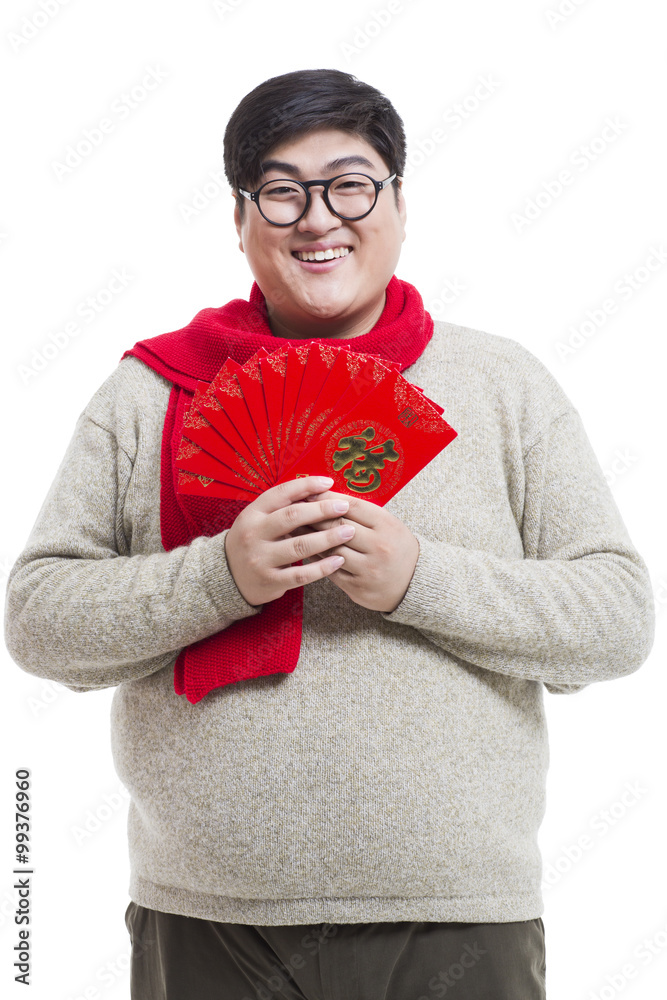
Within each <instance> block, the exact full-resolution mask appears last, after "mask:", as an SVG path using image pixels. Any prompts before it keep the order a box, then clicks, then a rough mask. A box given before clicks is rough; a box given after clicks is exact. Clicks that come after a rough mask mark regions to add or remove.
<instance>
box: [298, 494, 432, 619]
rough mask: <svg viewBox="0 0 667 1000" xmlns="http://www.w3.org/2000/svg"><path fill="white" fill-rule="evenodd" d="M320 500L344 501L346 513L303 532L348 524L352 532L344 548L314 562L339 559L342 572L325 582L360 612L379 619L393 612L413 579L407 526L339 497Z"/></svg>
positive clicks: (414, 544)
mask: <svg viewBox="0 0 667 1000" xmlns="http://www.w3.org/2000/svg"><path fill="white" fill-rule="evenodd" d="M325 497H326V498H327V499H328V498H331V499H332V500H333V499H334V498H335V499H339V500H343V499H347V500H348V502H349V510H348V512H347V514H345V516H344V517H337V518H335V519H327V520H323V521H320V522H315V523H314V524H310V525H309V527H308V528H307V529H306V531H307V532H310V533H311V534H312V533H316V532H317V531H320V530H321V531H323V532H325V533H326V532H328V531H331V529H332V527H333V526H334V525H346V524H352V525H354V526H355V528H356V531H355V533H354V536H353V537H352V538H351V539H350V540H349V541H347V542H345V544H339V545H336V546H335V547H333V548H330V549H326V550H324V551H322V550H320V551H319V553H318V557H316V559H315V560H314V561H317V558H319V559H326V558H329V557H330V556H331V555H342V556H344V557H345V563H344V565H343V566H342V568H341V569H337V570H335V571H334V572H332V573H329V574H328V576H329V579H330V580H331V582H332V583H335V584H336V586H337V587H340V589H341V590H342V591H344V592H345V593H346V594H347V596H348V597H349V598H351V599H352V600H353V601H354V602H355V604H360V605H361V606H362V607H363V608H369V610H371V611H383V612H384V613H385V614H389V613H390V612H391V611H395V610H396V608H397V607H398V605H399V604H400V603H401V601H402V600H403V598H404V596H405V592H406V590H407V589H408V587H409V586H410V581H411V580H412V577H413V575H414V572H415V567H416V565H417V560H418V558H419V542H418V541H417V539H416V538H415V536H414V535H413V534H412V532H411V531H410V529H409V528H408V526H407V525H406V524H404V523H403V522H402V521H400V520H399V519H398V518H397V517H394V515H393V514H390V513H389V511H387V510H385V509H384V507H378V505H377V504H374V503H370V501H368V500H361V499H360V498H357V497H349V498H348V497H345V496H344V494H342V493H326V494H322V495H321V500H320V503H323V502H324V499H325Z"/></svg>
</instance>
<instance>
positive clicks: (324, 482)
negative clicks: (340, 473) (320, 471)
mask: <svg viewBox="0 0 667 1000" xmlns="http://www.w3.org/2000/svg"><path fill="white" fill-rule="evenodd" d="M313 478H314V480H315V483H316V485H317V486H332V485H333V479H331V478H330V477H329V476H313Z"/></svg>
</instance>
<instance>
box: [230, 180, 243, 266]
mask: <svg viewBox="0 0 667 1000" xmlns="http://www.w3.org/2000/svg"><path fill="white" fill-rule="evenodd" d="M232 198H233V199H234V225H235V226H236V232H237V235H238V237H239V250H240V251H241V252H242V253H245V250H244V249H243V237H242V236H241V213H240V211H239V205H238V202H237V200H236V195H235V193H234V191H232Z"/></svg>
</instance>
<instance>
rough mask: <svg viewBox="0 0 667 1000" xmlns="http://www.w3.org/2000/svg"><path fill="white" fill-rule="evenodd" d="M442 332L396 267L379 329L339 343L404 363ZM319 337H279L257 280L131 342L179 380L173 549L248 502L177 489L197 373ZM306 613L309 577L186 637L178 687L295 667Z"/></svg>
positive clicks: (163, 500) (205, 376)
mask: <svg viewBox="0 0 667 1000" xmlns="http://www.w3.org/2000/svg"><path fill="white" fill-rule="evenodd" d="M432 336H433V320H432V318H431V316H430V315H429V314H428V313H427V312H426V310H425V309H424V303H423V302H422V298H421V295H420V294H419V292H418V291H417V289H416V288H415V287H414V286H413V285H410V284H409V283H408V282H407V281H401V280H400V279H399V278H397V277H396V276H395V275H394V276H393V277H392V278H391V280H390V281H389V284H388V285H387V288H386V303H385V307H384V310H383V312H382V315H381V316H380V318H379V319H378V321H377V323H376V324H375V326H374V327H373V329H372V330H369V332H368V333H364V334H362V335H361V336H359V337H352V338H350V339H349V340H339V339H338V338H336V339H335V341H333V343H335V344H336V346H341V347H347V348H348V349H349V350H351V351H357V352H359V353H362V354H376V355H378V356H379V357H380V358H383V359H386V360H387V361H395V362H397V363H398V365H399V367H400V369H401V371H403V370H404V369H405V368H408V367H409V366H410V365H412V364H414V362H415V361H416V360H417V358H418V357H419V356H420V355H421V353H422V351H423V350H424V348H425V347H426V345H427V344H428V342H429V340H430V339H431V337H432ZM318 342H319V343H325V342H327V338H326V337H314V338H312V339H310V340H302V339H293V340H292V339H287V338H284V339H283V338H277V337H275V336H274V335H273V333H272V332H271V328H270V326H269V324H268V314H267V309H266V301H265V299H264V296H263V295H262V292H261V291H260V289H259V286H258V285H257V283H256V282H253V286H252V289H251V291H250V301H248V302H246V300H245V299H232V301H231V302H228V303H227V304H226V305H224V306H221V307H220V308H219V309H212V308H209V309H202V310H201V312H198V313H197V315H196V316H195V317H194V319H193V320H192V321H191V322H190V323H188V325H187V326H184V327H183V328H182V329H181V330H174V331H173V332H171V333H163V334H160V335H159V336H157V337H150V338H148V339H147V340H140V341H138V342H137V343H136V344H135V345H134V347H133V348H132V350H129V351H125V353H124V354H123V358H125V357H127V356H128V355H133V356H134V357H135V358H138V359H139V360H140V361H143V362H144V363H145V364H147V365H148V366H149V368H152V369H153V370H154V371H156V372H158V374H160V375H163V376H164V377H165V378H166V379H168V380H169V381H170V382H172V383H173V385H172V390H171V395H170V397H169V405H168V407H167V414H166V417H165V421H164V430H163V434H162V456H161V477H160V530H161V534H162V544H163V546H164V548H165V551H167V552H169V551H171V549H174V548H176V547H177V546H179V545H189V544H190V542H192V541H193V539H195V538H197V537H199V536H201V535H204V536H206V537H211V536H212V535H216V534H218V533H219V532H220V531H223V530H224V529H225V528H230V527H231V526H232V524H233V523H234V521H235V519H236V517H237V516H238V514H239V513H240V511H241V510H243V508H244V507H245V506H246V503H247V502H246V501H237V500H221V499H219V498H214V497H195V496H187V495H184V494H180V493H177V492H176V482H177V475H178V474H177V470H176V467H175V465H174V458H175V456H176V454H177V452H178V448H179V445H180V441H181V435H182V430H183V419H184V417H185V414H186V412H187V410H188V408H189V406H190V403H191V401H192V397H193V395H194V390H195V387H196V384H197V381H198V380H202V381H205V382H211V381H213V379H214V378H215V376H216V375H217V373H218V371H219V369H220V368H221V367H222V365H223V364H224V362H225V361H226V359H227V358H228V357H230V358H232V359H233V360H234V361H237V362H239V364H244V362H246V361H247V360H248V358H250V357H252V355H253V354H254V353H255V352H256V351H257V350H259V348H260V347H265V348H266V350H267V351H269V352H271V351H274V350H276V348H277V347H282V346H283V345H284V344H287V345H293V346H295V347H298V346H300V345H304V344H312V343H318ZM121 360H122V358H121ZM302 613H303V587H298V588H295V589H292V590H288V591H286V593H285V594H283V596H282V597H280V598H278V600H275V601H271V602H270V603H269V604H265V605H264V606H263V608H262V611H261V612H260V613H259V614H257V615H253V616H251V617H249V618H243V619H240V620H238V621H236V622H234V623H232V624H231V625H229V626H228V627H227V628H225V629H223V630H222V631H220V632H216V633H215V634H214V635H211V636H208V637H207V638H205V639H201V640H200V641H199V642H195V643H193V644H192V645H190V646H186V647H185V648H184V649H182V650H181V652H180V654H179V656H178V659H177V660H176V664H175V667H174V690H175V691H176V693H177V694H185V695H186V697H187V699H188V701H190V702H191V703H192V704H196V702H198V701H200V700H201V699H202V698H203V697H204V696H205V695H207V694H208V693H209V691H211V690H213V689H214V688H217V687H221V686H222V685H224V684H230V683H233V682H235V681H239V680H246V679H248V678H252V677H263V676H265V675H267V674H273V673H291V672H292V671H293V670H294V668H295V666H296V663H297V660H298V658H299V651H300V648H301V621H302Z"/></svg>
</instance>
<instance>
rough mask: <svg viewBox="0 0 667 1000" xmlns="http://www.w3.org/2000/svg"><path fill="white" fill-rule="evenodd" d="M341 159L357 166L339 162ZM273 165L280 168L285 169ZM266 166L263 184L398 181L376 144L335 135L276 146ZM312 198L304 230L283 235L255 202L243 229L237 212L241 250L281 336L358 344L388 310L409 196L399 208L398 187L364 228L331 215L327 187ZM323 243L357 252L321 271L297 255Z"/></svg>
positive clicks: (298, 225) (382, 198)
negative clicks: (348, 178) (352, 339)
mask: <svg viewBox="0 0 667 1000" xmlns="http://www.w3.org/2000/svg"><path fill="white" fill-rule="evenodd" d="M342 157H354V158H355V159H353V160H349V161H348V162H343V163H337V162H335V161H337V160H339V159H340V158H342ZM357 158H363V161H362V160H359V159H357ZM268 161H280V165H275V164H274V165H271V164H270V163H269V162H268ZM364 161H368V162H364ZM264 163H265V164H266V166H265V168H264V177H263V179H262V183H263V182H264V181H267V180H272V179H277V178H279V177H289V178H293V179H294V180H298V181H308V180H313V179H315V178H318V179H319V178H323V179H325V180H327V179H328V178H330V177H335V176H336V175H338V174H343V173H354V172H358V173H365V174H368V175H369V176H371V177H373V178H374V179H375V180H384V179H385V178H386V177H388V176H389V174H390V173H391V171H390V170H389V167H388V166H387V164H386V163H385V162H384V160H383V159H382V157H381V156H380V155H379V154H378V153H377V152H376V151H375V150H374V149H373V147H372V146H371V145H369V143H367V142H366V141H365V140H364V139H361V138H359V137H358V136H354V135H350V134H349V133H347V132H341V131H338V130H336V129H322V130H319V131H317V132H310V133H309V134H307V135H304V136H301V137H299V138H298V139H295V140H293V141H290V142H286V143H283V144H281V145H278V146H275V147H274V148H273V149H272V150H271V151H270V152H269V153H268V154H267V155H266V157H265V159H264ZM258 186H259V185H258ZM310 192H311V203H310V207H309V209H308V212H307V213H306V214H305V215H304V217H303V218H302V219H300V220H299V222H295V223H294V225H292V226H285V227H284V228H281V227H279V226H272V225H271V224H270V223H269V222H267V221H266V219H264V218H263V217H262V215H261V214H260V212H259V210H258V208H257V206H256V205H255V204H254V203H252V202H250V201H247V202H246V204H245V218H244V221H243V223H241V219H240V213H239V210H238V207H236V209H235V211H234V221H235V223H236V231H237V232H238V234H239V246H240V248H241V250H242V251H243V252H244V253H245V255H246V257H247V260H248V264H249V266H250V270H251V271H252V273H253V275H254V278H255V281H256V282H257V284H258V285H259V287H260V289H261V291H262V293H263V295H264V297H265V299H266V302H267V307H268V312H269V320H270V322H271V325H272V328H273V330H274V333H277V334H278V335H279V336H294V337H326V336H348V337H349V336H357V335H358V334H360V333H364V332H366V331H367V330H368V329H370V328H371V327H372V326H373V325H374V323H375V321H376V320H377V318H378V317H379V315H380V313H381V312H382V308H383V307H384V302H385V295H384V290H385V288H386V287H387V285H388V283H389V280H390V279H391V276H392V275H393V274H394V271H395V269H396V264H397V262H398V258H399V256H400V251H401V243H402V242H403V240H404V239H405V218H406V212H405V203H404V200H403V194H402V192H399V196H398V197H399V201H398V205H397V204H396V200H395V196H394V190H393V186H392V185H389V186H388V187H386V188H385V189H384V190H383V191H380V193H379V194H378V199H377V203H376V205H375V208H374V209H373V211H372V212H371V213H370V215H367V216H366V217H365V218H364V219H360V220H359V221H358V222H347V221H345V220H344V219H339V218H338V217H337V216H335V215H333V214H332V213H331V212H330V211H329V209H328V208H327V207H326V205H325V203H324V199H323V198H322V188H321V187H312V188H311V189H310ZM318 243H319V244H324V245H325V246H326V247H332V248H335V247H348V248H350V251H351V252H350V253H348V255H347V256H346V257H339V258H334V259H333V260H331V261H325V262H323V263H322V264H315V265H313V264H312V263H303V262H301V261H299V260H298V259H297V258H296V257H295V256H294V251H297V250H308V249H311V250H314V249H316V246H315V244H318ZM369 323H370V325H369Z"/></svg>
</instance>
